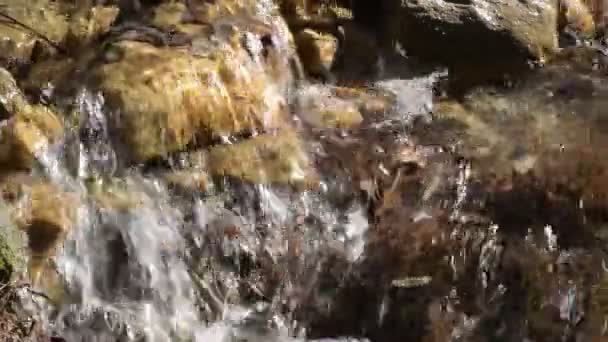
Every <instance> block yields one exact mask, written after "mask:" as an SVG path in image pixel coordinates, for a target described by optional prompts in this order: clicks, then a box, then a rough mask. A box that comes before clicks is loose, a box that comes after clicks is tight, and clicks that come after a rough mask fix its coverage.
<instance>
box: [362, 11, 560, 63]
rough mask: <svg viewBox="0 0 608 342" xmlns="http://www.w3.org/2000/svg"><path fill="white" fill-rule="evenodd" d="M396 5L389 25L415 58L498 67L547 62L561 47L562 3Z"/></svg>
mask: <svg viewBox="0 0 608 342" xmlns="http://www.w3.org/2000/svg"><path fill="white" fill-rule="evenodd" d="M391 3H392V4H393V5H392V6H385V7H386V10H387V11H388V10H390V11H392V12H393V13H398V15H394V14H391V15H389V16H388V18H391V17H392V18H394V19H391V20H387V23H386V25H389V26H392V29H393V30H397V31H398V32H395V34H396V35H397V37H398V41H399V42H400V43H401V44H402V46H403V47H404V48H405V49H406V51H407V52H408V54H411V55H418V56H421V57H424V58H431V59H434V60H437V61H440V62H445V63H447V64H457V63H465V64H467V63H472V62H475V63H479V62H482V63H483V62H486V63H492V64H496V63H513V62H518V61H519V62H521V61H525V60H527V59H529V58H532V59H543V58H544V57H545V56H546V55H547V54H551V53H552V52H553V51H554V50H556V48H557V13H558V8H557V7H558V4H557V1H552V0H534V1H533V0H521V1H502V0H463V1H455V0H438V1H425V0H395V1H392V0H391ZM362 15H364V14H363V13H362ZM356 17H357V13H356V12H355V18H356ZM395 20H397V21H398V23H397V24H395V22H394V21H395Z"/></svg>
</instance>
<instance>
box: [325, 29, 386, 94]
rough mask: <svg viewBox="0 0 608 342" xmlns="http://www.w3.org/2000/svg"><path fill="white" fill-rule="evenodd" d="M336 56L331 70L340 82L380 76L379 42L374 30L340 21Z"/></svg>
mask: <svg viewBox="0 0 608 342" xmlns="http://www.w3.org/2000/svg"><path fill="white" fill-rule="evenodd" d="M340 32H341V33H340V34H341V36H342V37H341V41H340V46H339V51H338V56H337V58H336V61H335V63H334V67H333V69H332V71H334V72H336V73H337V74H338V79H339V80H340V81H341V82H342V83H348V82H350V81H359V82H360V81H361V80H366V79H374V78H376V77H378V76H380V77H381V76H382V75H381V73H382V65H381V57H380V55H381V47H382V46H381V43H380V40H379V39H380V38H378V37H377V36H376V35H374V32H373V31H371V30H369V29H366V28H364V27H360V26H359V25H357V24H356V23H355V22H353V21H347V22H344V23H342V25H341V29H340Z"/></svg>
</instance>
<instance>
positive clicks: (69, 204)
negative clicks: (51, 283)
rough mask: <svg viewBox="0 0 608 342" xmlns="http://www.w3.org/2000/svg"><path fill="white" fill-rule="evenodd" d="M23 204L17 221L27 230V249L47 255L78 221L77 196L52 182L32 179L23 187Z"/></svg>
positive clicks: (36, 254)
mask: <svg viewBox="0 0 608 342" xmlns="http://www.w3.org/2000/svg"><path fill="white" fill-rule="evenodd" d="M24 193H25V196H26V197H25V198H26V202H25V203H26V204H25V206H24V207H23V209H22V211H21V212H20V213H19V218H18V221H17V222H18V223H19V226H20V227H21V229H23V230H24V231H26V232H27V235H28V240H29V249H30V253H31V254H32V255H35V256H49V255H52V254H53V252H54V251H53V249H54V248H55V247H56V246H57V245H58V244H60V243H61V241H62V238H63V237H64V236H65V234H66V233H67V232H69V231H70V230H71V229H73V228H74V227H75V225H76V224H77V221H76V218H77V210H78V198H77V197H76V195H75V194H72V193H68V192H65V191H63V190H62V189H59V188H58V187H57V186H55V185H52V184H51V183H41V182H35V183H33V184H31V185H26V186H25V188H24Z"/></svg>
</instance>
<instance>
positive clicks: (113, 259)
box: [1, 2, 608, 342]
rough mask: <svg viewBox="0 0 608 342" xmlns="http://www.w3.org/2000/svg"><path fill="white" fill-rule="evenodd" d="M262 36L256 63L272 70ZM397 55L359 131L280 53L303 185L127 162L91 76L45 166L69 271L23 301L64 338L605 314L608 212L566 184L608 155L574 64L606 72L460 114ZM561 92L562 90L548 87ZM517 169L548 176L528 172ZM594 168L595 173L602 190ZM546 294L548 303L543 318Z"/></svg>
mask: <svg viewBox="0 0 608 342" xmlns="http://www.w3.org/2000/svg"><path fill="white" fill-rule="evenodd" d="M260 4H261V5H260V12H259V17H258V19H259V20H261V21H264V20H266V21H270V24H271V26H272V27H273V32H272V34H273V41H274V42H280V43H278V44H276V45H277V46H278V49H279V50H280V49H282V48H286V47H284V46H283V45H285V46H286V44H287V43H286V42H287V40H288V39H287V37H286V36H285V35H286V31H285V30H286V28H285V27H284V26H281V25H280V24H277V23H273V22H272V20H274V19H272V17H270V16H269V15H268V14H267V7H264V4H265V2H260ZM266 6H269V5H268V4H266ZM218 25H219V24H218ZM218 32H221V30H218ZM217 38H218V40H219V41H220V43H221V42H222V39H223V38H222V37H217ZM251 41H252V43H251V44H250V46H249V49H250V50H251V51H252V52H251V53H252V56H254V58H252V61H251V65H243V66H242V68H243V70H240V71H239V72H242V73H244V75H245V77H250V76H249V75H248V73H256V72H267V71H264V69H263V68H262V67H261V66H260V63H261V62H260V61H257V60H256V59H255V56H260V55H261V54H262V53H263V52H262V50H263V47H262V46H257V45H256V44H254V43H256V42H257V43H259V41H257V40H255V39H252V40H251ZM282 44H283V45H282ZM193 45H196V44H195V43H193ZM282 46H283V47H282ZM279 55H280V54H279ZM279 58H282V59H281V61H280V64H281V65H289V63H290V61H289V60H288V57H287V56H286V55H280V57H279ZM401 62H402V63H403V61H401ZM378 65H382V63H381V62H379V63H378ZM260 70H262V71H260ZM390 70H391V69H390V68H388V69H383V70H378V71H379V72H378V74H377V75H375V76H373V77H370V78H369V89H370V90H372V91H373V92H375V93H379V94H387V97H388V98H390V99H391V101H392V102H391V105H390V107H387V108H388V109H387V110H385V111H383V112H382V114H381V115H376V116H373V117H371V118H366V119H365V120H364V122H363V123H362V124H361V127H360V128H358V129H356V130H351V131H343V130H340V129H325V130H323V129H320V130H319V129H311V128H310V127H308V126H307V125H308V124H310V123H314V122H315V118H311V117H310V115H311V114H310V112H309V111H308V110H307V109H306V108H307V107H306V106H307V104H308V103H311V101H312V102H314V101H315V99H321V98H326V97H329V96H330V94H331V92H332V90H333V88H332V86H330V85H324V84H309V83H308V82H305V81H299V82H292V78H293V77H292V76H293V75H292V74H289V73H288V72H287V71H286V70H283V71H282V72H284V73H285V74H284V75H283V77H282V79H283V80H285V81H284V82H283V83H279V82H277V84H276V85H275V86H274V87H272V89H271V90H269V91H268V92H267V93H265V94H264V96H265V100H266V101H267V102H269V103H271V102H276V101H285V102H286V103H289V104H291V106H292V107H293V114H294V121H296V122H299V123H300V125H301V126H302V127H301V129H302V134H303V135H304V136H305V142H304V144H305V147H306V151H307V155H308V157H309V158H310V159H311V160H312V163H313V165H315V171H317V173H318V175H319V186H318V187H316V188H314V189H306V190H301V189H294V188H293V187H290V186H280V185H268V184H250V183H248V182H242V181H238V180H235V179H222V180H221V181H216V182H215V184H214V185H215V188H213V189H211V190H209V191H199V190H196V189H192V188H188V187H185V188H180V187H176V186H174V185H173V184H171V183H170V182H168V181H167V178H166V177H164V176H163V174H162V172H161V170H159V168H161V167H158V166H155V165H152V166H150V165H145V166H137V167H131V166H128V162H127V159H126V157H124V156H123V152H122V150H121V147H120V146H119V145H117V144H116V142H115V140H113V137H114V136H115V135H116V134H117V133H116V132H115V128H116V126H117V125H120V121H118V122H117V121H116V120H115V119H116V118H115V116H114V115H113V114H112V113H111V112H110V111H109V110H108V109H107V108H106V106H105V99H104V97H103V96H102V95H101V94H100V93H98V92H97V91H96V90H95V89H94V88H92V87H90V86H88V84H87V83H86V82H83V83H82V85H79V87H80V89H79V90H78V91H77V92H76V94H75V95H74V96H72V97H71V98H69V99H68V100H65V99H64V101H65V102H68V105H66V106H67V107H69V108H72V110H73V111H74V112H75V113H79V116H80V118H79V120H78V125H77V126H75V127H72V128H71V130H70V131H69V133H68V134H67V135H66V137H65V141H63V142H62V143H60V144H58V145H57V146H53V147H52V148H49V149H46V150H41V151H40V153H39V154H38V155H37V156H36V157H37V160H38V162H39V164H38V166H37V168H36V169H35V170H34V173H37V174H38V175H39V176H40V177H46V178H47V179H49V180H50V182H52V183H53V184H54V185H56V186H58V187H59V188H60V189H63V190H65V191H67V192H69V193H70V194H74V195H75V196H76V200H75V202H74V203H77V204H76V205H75V208H74V209H75V212H76V219H75V222H76V223H75V225H74V227H72V229H70V231H69V232H68V234H67V236H66V238H65V242H64V243H63V248H61V249H60V251H59V252H58V254H57V255H56V257H55V258H54V259H53V263H54V265H55V266H54V269H55V270H56V274H55V277H56V278H57V279H58V280H57V282H56V283H53V284H52V285H48V283H46V285H44V284H45V280H47V279H44V277H45V276H43V279H42V281H41V283H42V284H43V285H40V291H50V290H51V288H55V289H57V288H59V289H60V290H57V291H56V292H58V293H59V294H55V295H53V296H50V295H49V296H31V295H27V294H26V293H24V294H23V296H22V297H23V298H22V300H23V302H24V305H25V307H26V308H27V309H29V310H30V311H31V312H33V313H34V315H35V317H36V318H37V319H38V320H40V321H42V322H43V323H44V329H45V330H46V331H47V332H48V334H49V335H54V336H60V337H61V338H63V339H64V340H66V341H193V342H194V341H196V342H202V341H218V342H224V341H226V342H228V341H234V342H236V341H251V342H253V341H281V342H283V341H285V342H286V341H305V340H307V341H327V342H329V341H332V342H337V341H370V340H371V341H402V340H411V341H417V340H423V339H424V341H490V340H491V341H498V340H500V341H524V340H526V339H528V340H531V339H530V333H529V332H526V331H530V327H533V328H532V333H531V334H532V335H534V334H536V335H535V336H536V337H535V338H536V339H534V340H535V341H536V340H542V339H539V337H538V336H542V335H543V334H546V336H550V337H549V339H548V340H551V338H553V337H555V336H559V338H563V340H564V341H565V340H572V338H579V339H580V338H584V337H580V336H590V335H589V334H593V333H588V332H589V331H593V332H595V333H597V330H598V329H599V330H601V327H602V326H604V327H605V319H604V317H605V310H606V308H605V307H603V306H601V305H599V307H598V308H597V310H596V309H594V308H596V306H593V304H589V303H590V302H592V303H595V302H599V301H601V300H604V297H601V298H600V299H597V298H599V297H597V296H596V297H593V296H595V293H597V292H598V291H600V292H601V291H602V290H603V291H605V279H608V278H605V275H603V273H604V272H605V271H604V270H605V269H606V267H605V263H604V262H603V258H604V251H603V247H602V246H603V243H602V242H601V241H602V240H601V239H602V238H603V237H602V236H601V233H602V232H603V230H602V229H600V228H603V229H605V226H603V225H602V224H603V222H604V219H605V217H603V216H602V215H603V214H602V213H599V211H600V209H597V211H593V212H587V211H585V210H584V208H583V207H585V206H593V204H587V203H596V204H595V205H596V207H597V208H600V207H601V206H602V203H603V202H601V201H603V199H599V200H598V199H597V196H599V191H597V193H596V192H593V191H592V192H593V194H592V195H591V196H587V195H588V193H586V192H585V191H586V190H587V189H588V188H589V187H592V186H593V185H588V183H585V184H583V185H581V186H580V187H579V188H577V189H576V190H572V191H571V193H575V194H576V195H572V196H570V195H568V196H566V195H563V194H564V193H568V194H570V193H569V192H568V191H566V190H563V189H561V188H560V186H561V185H564V183H566V184H568V182H573V179H581V178H582V177H585V175H584V174H582V173H581V172H582V171H581V170H580V168H582V166H580V165H587V164H585V163H587V162H588V163H590V165H592V166H590V167H594V165H595V167H597V168H599V169H601V168H602V167H603V165H604V164H602V160H603V158H605V157H608V154H606V151H608V136H604V135H602V134H600V133H603V131H602V132H600V133H597V134H595V133H590V135H587V136H582V135H581V132H585V131H587V130H588V129H591V128H592V127H602V128H605V127H607V126H606V119H605V118H603V117H602V115H604V113H603V112H604V110H605V109H604V108H605V106H604V102H605V100H604V98H606V97H602V94H603V95H608V91H607V90H606V88H605V87H604V86H605V85H606V82H605V80H603V79H601V78H600V77H595V76H592V75H591V76H590V75H583V76H581V77H580V78H577V79H576V80H574V81H573V82H574V83H576V82H579V83H581V84H583V85H588V84H592V85H593V87H595V88H594V89H596V91H597V92H599V95H594V96H593V97H592V98H589V97H585V96H587V95H588V94H587V93H584V94H583V93H580V92H579V93H576V92H577V91H578V90H577V89H578V88H577V87H576V85H573V84H571V83H564V82H565V81H563V80H561V79H559V77H556V76H554V75H553V74H550V77H545V76H542V77H540V78H539V79H541V80H547V79H548V81H547V82H546V83H543V82H544V81H538V80H535V79H532V80H529V81H526V82H528V83H524V84H529V85H530V86H528V88H526V86H522V87H521V88H517V86H516V87H514V89H515V90H513V89H507V88H501V89H499V90H494V89H489V90H487V89H486V90H482V91H480V93H478V94H474V95H471V98H469V101H470V104H469V105H467V106H465V107H466V108H465V109H466V111H460V112H459V110H460V109H458V108H461V107H458V106H456V105H454V106H455V108H457V109H454V110H448V111H445V110H443V109H444V108H445V107H446V106H448V107H449V106H450V105H451V104H450V102H449V101H437V100H436V99H435V98H436V96H434V87H436V85H437V83H438V82H439V81H440V80H441V79H442V78H443V77H445V76H446V73H444V72H435V73H430V74H428V75H426V76H420V77H407V78H404V77H399V76H398V75H396V74H395V75H392V74H391V71H390ZM557 73H559V71H558V72H557ZM448 76H449V75H448ZM555 85H557V86H555ZM223 86H224V85H223V84H217V87H218V88H221V87H223ZM555 87H557V88H558V89H553V88H555ZM530 88H532V89H534V92H533V91H531V90H530ZM569 91H572V92H574V93H573V94H572V95H571V96H572V99H571V100H566V102H565V103H560V102H558V101H561V100H556V99H555V97H554V94H555V93H558V94H562V93H564V92H569ZM496 92H498V94H499V95H496ZM581 98H584V101H583V102H581ZM560 99H561V98H560ZM354 101H355V100H353V103H354ZM434 102H435V103H434ZM446 103H447V104H446ZM329 105H335V103H329ZM581 108H584V109H585V110H584V111H583V110H581ZM469 113H476V114H469ZM440 114H441V115H440ZM486 114H488V115H486ZM442 115H443V116H442ZM489 115H493V116H492V117H491V118H490V117H489ZM568 115H571V116H568ZM113 120H114V121H113ZM463 122H465V123H467V124H468V128H466V129H463V128H462V123H463ZM594 134H595V135H594ZM231 139H232V138H231V137H226V139H224V143H228V144H230V143H233V140H231ZM539 139H541V140H542V139H544V140H543V142H539V141H538V140H539ZM560 151H561V153H562V154H561V155H556V156H555V159H551V158H550V157H549V158H547V157H546V156H547V155H552V154H555V153H558V152H560ZM564 151H565V152H564ZM570 151H573V152H570ZM580 151H584V153H582V154H585V153H587V154H586V155H585V156H584V157H581V159H584V160H583V161H582V162H581V164H577V165H575V166H572V165H571V164H570V163H568V162H572V163H575V162H576V160H575V159H576V156H577V155H579V154H580ZM585 151H586V152H585ZM568 153H570V154H568ZM560 158H562V159H560ZM585 158H586V159H585ZM169 159H170V160H169V161H168V162H167V163H168V164H170V167H172V168H174V169H180V167H181V165H183V164H184V163H188V162H189V161H188V160H186V159H187V158H186V157H184V156H182V155H174V156H171V158H169ZM472 160H474V161H472ZM563 160H566V161H567V162H563V163H562V161H563ZM556 164H557V165H556ZM569 167H570V169H572V171H571V170H570V169H569ZM522 169H524V171H522V172H520V173H521V174H524V173H526V172H527V171H529V170H530V169H534V170H536V171H537V172H538V174H537V178H535V179H533V180H520V178H518V177H522V178H524V176H522V175H518V174H517V173H518V172H519V171H518V170H522ZM607 169H608V168H607ZM505 170H506V171H505ZM513 170H516V171H513ZM257 171H259V172H260V173H261V174H270V173H272V171H271V170H257ZM560 172H561V173H560ZM598 172H601V171H598ZM293 173H294V174H293V175H291V177H296V178H297V177H298V171H297V168H295V171H293ZM502 173H504V174H502ZM606 174H607V175H608V173H606ZM560 175H563V177H564V180H558V179H557V178H559V177H561V176H560ZM577 177H579V178H577ZM603 177H604V176H601V177H596V178H593V179H596V182H597V183H593V184H596V186H597V187H599V188H601V187H602V186H603V187H604V189H605V184H604V183H602V182H604V180H603V179H604V178H603ZM501 182H502V183H501ZM605 182H608V181H605ZM522 184H523V185H522ZM548 188H550V189H551V190H547V191H546V192H545V189H548ZM595 189H597V188H595ZM562 190H563V191H562ZM577 191H578V192H577ZM562 195H563V196H562ZM579 195H580V196H579ZM596 195H597V196H596ZM551 196H553V197H551ZM585 196H587V197H585ZM583 197H585V201H586V202H585V204H583V199H582V198H583ZM594 199H595V200H597V201H596V202H593V200H594ZM598 201H599V202H598ZM600 202H601V203H600ZM593 213H596V215H595V216H593V215H592V214H593ZM1 218H2V219H4V216H2V217H1ZM7 225H8V224H7ZM596 227H600V228H596ZM598 236H599V237H598ZM598 241H600V242H598ZM602 266H603V267H602ZM49 279H50V278H49ZM545 280H546V281H545ZM45 286H46V287H45ZM594 291H595V292H594ZM589 298H591V299H589ZM593 298H596V299H593ZM543 310H545V311H546V310H555V311H556V312H555V314H554V315H553V316H551V315H549V316H550V317H552V319H553V320H552V321H551V320H549V319H546V318H545V317H546V316H543V315H545V314H546V312H545V311H543ZM593 310H596V311H593ZM535 319H536V320H538V322H537V321H535ZM597 327H600V328H597ZM604 330H606V329H605V328H604ZM582 332H584V333H587V334H588V335H581V334H582ZM604 332H605V331H604ZM577 336H578V337H577Z"/></svg>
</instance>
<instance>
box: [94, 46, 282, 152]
mask: <svg viewBox="0 0 608 342" xmlns="http://www.w3.org/2000/svg"><path fill="white" fill-rule="evenodd" d="M112 48H113V49H116V52H117V53H118V54H121V55H122V58H121V59H120V60H118V61H115V62H111V63H106V64H103V65H100V66H98V67H97V68H95V70H94V71H93V72H94V74H95V76H96V77H97V78H98V80H99V87H100V89H101V90H102V92H103V93H104V95H105V96H106V99H107V101H108V104H109V106H110V107H111V108H112V110H113V111H114V112H115V113H120V118H119V119H118V120H119V121H120V122H119V123H118V124H117V126H118V129H119V136H118V138H119V139H120V143H122V144H124V146H125V147H126V148H127V151H128V152H129V157H130V159H131V161H133V162H142V161H146V160H149V159H154V158H158V157H163V156H166V155H167V153H170V152H176V151H179V150H182V149H184V148H186V146H188V145H189V144H192V143H194V144H201V143H203V144H204V143H206V142H209V141H212V140H214V139H219V138H221V137H226V136H231V135H233V134H238V133H241V132H247V131H251V130H265V129H269V128H277V127H280V126H282V125H283V124H284V122H285V120H286V113H285V112H284V107H283V106H282V104H281V101H280V100H279V101H277V99H280V95H279V94H274V95H271V96H272V97H273V99H270V101H269V98H268V95H269V94H270V93H269V91H272V89H273V88H272V87H273V82H272V81H271V79H270V78H269V76H268V75H267V74H266V73H265V70H264V69H263V68H262V69H261V70H255V69H256V67H259V65H257V66H256V65H253V63H252V61H251V60H250V57H249V56H248V55H247V53H246V52H245V50H241V49H238V48H237V49H234V50H233V49H232V48H226V49H220V48H218V49H217V50H214V51H212V54H211V55H210V56H206V57H198V56H193V55H191V54H190V53H188V52H187V51H183V50H180V49H171V48H159V47H155V46H152V45H149V44H146V43H140V42H133V41H122V42H120V43H118V44H116V45H114V46H113V47H112ZM248 65H249V66H251V68H248Z"/></svg>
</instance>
